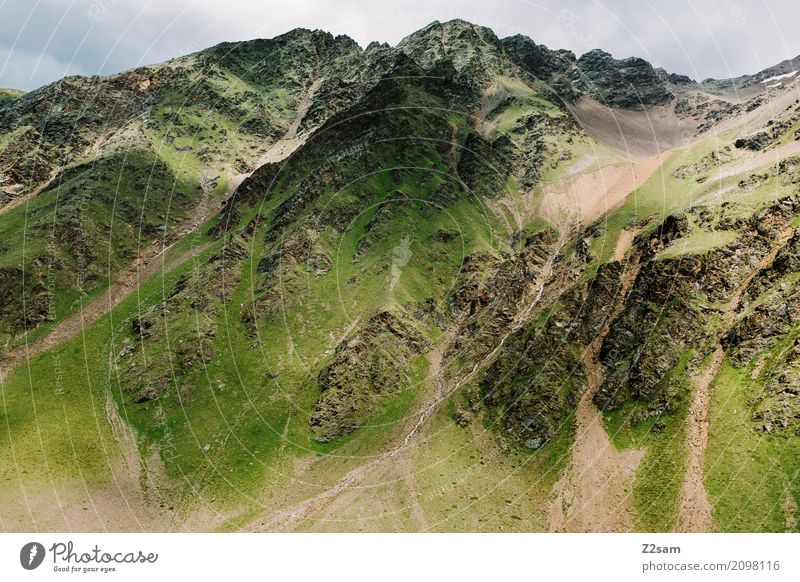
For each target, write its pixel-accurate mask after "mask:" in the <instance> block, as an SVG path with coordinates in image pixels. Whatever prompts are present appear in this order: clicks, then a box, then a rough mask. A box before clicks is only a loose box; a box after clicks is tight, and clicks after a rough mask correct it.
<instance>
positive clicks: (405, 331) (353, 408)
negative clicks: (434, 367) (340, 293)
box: [309, 311, 429, 442]
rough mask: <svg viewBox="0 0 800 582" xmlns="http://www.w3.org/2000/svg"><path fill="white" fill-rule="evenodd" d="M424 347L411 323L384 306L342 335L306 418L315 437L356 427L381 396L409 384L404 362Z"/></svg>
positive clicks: (326, 438) (334, 435) (323, 439)
mask: <svg viewBox="0 0 800 582" xmlns="http://www.w3.org/2000/svg"><path fill="white" fill-rule="evenodd" d="M428 347H429V346H428V344H427V342H426V340H425V339H424V337H423V336H422V334H421V333H420V332H419V331H417V330H416V329H415V328H414V325H413V324H411V323H410V322H409V321H408V320H406V318H405V317H403V316H402V315H396V314H394V313H390V312H388V311H383V312H380V313H377V314H375V315H374V316H373V317H372V318H370V320H369V321H368V322H367V323H366V324H365V325H364V326H363V327H361V329H359V330H358V332H356V333H354V334H352V335H350V336H348V337H347V338H345V339H344V340H342V342H341V343H340V344H339V345H338V346H336V351H335V353H334V356H333V361H332V362H331V363H330V364H328V365H327V366H325V368H323V369H322V371H321V372H320V374H319V377H318V378H317V383H318V384H319V388H320V390H321V391H322V394H321V395H320V397H319V400H318V401H317V404H316V407H315V409H314V414H313V415H312V416H311V419H310V421H309V422H310V424H311V427H312V428H313V429H314V434H315V438H316V440H318V441H320V442H328V441H330V440H333V439H335V438H338V437H341V436H343V435H346V434H348V433H350V432H352V431H354V430H356V429H357V428H358V427H359V425H360V423H361V422H363V421H364V420H365V419H367V418H368V417H369V416H370V414H374V412H375V410H376V405H377V404H378V403H379V402H380V401H381V400H383V399H386V398H387V397H389V396H391V395H394V394H396V393H397V392H398V391H399V390H401V389H403V388H407V389H410V388H411V387H412V386H411V379H410V378H409V377H408V376H407V370H408V366H409V364H410V362H411V359H412V358H413V357H414V356H415V355H416V354H419V353H423V352H424V351H425V350H426V348H428Z"/></svg>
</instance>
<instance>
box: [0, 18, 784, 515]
mask: <svg viewBox="0 0 800 582" xmlns="http://www.w3.org/2000/svg"><path fill="white" fill-rule="evenodd" d="M789 66H790V65H787V64H780V65H778V66H777V67H778V68H774V67H773V68H771V69H766V70H765V71H769V74H770V77H774V76H775V75H773V74H772V73H775V72H778V71H784V70H785V69H786V67H789ZM766 74H768V73H764V75H766ZM781 74H786V73H781ZM764 75H762V76H764ZM770 77H767V78H770ZM784 79H786V80H785V81H783V82H781V84H780V86H772V87H767V85H769V83H761V81H763V80H764V79H759V80H758V81H757V82H753V83H750V84H748V85H743V86H744V87H745V88H749V89H748V92H746V93H747V94H746V95H744V94H742V95H739V94H737V91H739V90H740V88H741V87H739V85H738V84H737V83H734V82H731V83H730V86H731V87H732V89H730V88H726V87H723V86H721V85H720V86H719V87H716V88H714V90H715V91H716V92H717V93H719V94H712V93H711V92H709V91H706V89H705V88H704V85H705V84H697V83H694V82H693V81H691V80H690V79H688V78H684V77H681V76H675V75H670V74H668V73H665V72H663V71H660V70H658V69H654V68H653V67H652V66H651V65H650V64H649V63H647V62H646V61H644V60H642V59H637V58H629V59H621V60H618V59H614V58H613V57H612V56H611V55H610V54H608V53H606V52H604V51H601V50H594V51H589V52H588V53H586V54H585V55H582V56H580V57H575V55H573V54H571V53H568V52H565V51H551V50H550V49H547V48H546V47H542V45H537V44H536V43H535V42H534V41H532V40H530V39H527V38H525V37H519V36H514V37H508V38H506V39H499V38H498V37H497V36H496V35H495V34H494V33H493V32H492V31H491V30H489V29H487V28H484V27H479V26H476V25H472V24H470V23H467V22H465V21H461V20H455V21H450V22H446V23H439V22H434V23H431V24H430V25H428V26H426V27H424V28H423V29H421V30H420V31H417V32H415V33H413V34H411V35H409V36H408V37H406V38H405V39H403V40H402V41H400V43H398V45H397V46H396V47H390V46H388V45H385V44H377V43H371V44H370V45H368V47H366V48H365V49H361V47H359V46H358V45H356V44H355V43H354V42H353V41H352V40H351V39H348V38H346V37H343V36H338V37H334V36H333V35H331V34H329V33H325V32H321V31H311V30H307V29H297V30H295V31H290V32H289V33H286V34H284V35H281V36H279V37H276V38H275V39H259V40H253V41H244V42H240V43H222V44H220V45H216V46H215V47H211V48H209V49H205V50H203V51H199V52H197V53H193V54H191V55H187V56H185V57H181V58H178V59H173V60H172V61H168V62H167V63H164V64H161V65H155V66H148V67H140V68H137V69H133V70H131V71H127V72H124V73H120V74H118V75H114V76H111V77H104V78H73V77H71V78H67V79H64V80H61V81H59V82H57V83H55V84H52V85H49V86H47V87H44V88H42V89H39V90H36V91H33V92H31V93H29V94H26V95H24V96H22V97H18V98H15V99H12V100H10V101H7V102H5V103H3V104H0V127H1V128H2V129H3V131H4V133H3V137H2V138H0V172H1V173H2V175H1V176H0V187H2V198H0V203H2V206H0V234H1V235H2V238H0V244H2V245H3V256H2V258H0V269H2V270H3V273H4V275H5V276H4V277H3V278H2V285H1V286H0V334H2V335H0V337H2V338H3V349H2V350H3V351H2V352H0V353H1V354H2V355H0V371H1V372H2V379H3V380H2V381H3V386H4V391H5V392H4V393H6V394H7V400H6V401H4V408H3V415H4V416H5V418H6V419H7V420H9V421H10V422H9V423H7V427H6V431H5V432H4V433H3V437H2V438H3V447H2V451H3V452H2V454H3V457H2V463H0V471H2V473H0V475H2V477H3V479H2V481H1V482H2V483H4V485H2V487H3V492H4V494H5V499H6V501H5V502H2V504H0V511H2V513H3V523H4V524H5V525H4V527H9V528H11V529H19V530H23V529H26V528H27V529H57V528H58V527H64V526H67V527H69V529H97V528H99V527H103V528H111V529H137V528H138V529H145V530H175V529H192V530H201V531H202V530H229V529H245V530H263V529H266V530H280V529H290V530H323V531H324V530H359V531H362V530H366V531H387V530H391V531H395V530H403V531H419V530H428V529H430V530H448V531H450V530H459V531H460V530H463V531H483V530H493V531H494V530H497V531H500V530H504V531H508V530H514V531H517V530H519V531H543V530H550V531H605V530H615V531H628V530H640V531H644V530H646V531H671V530H672V529H680V530H703V531H707V530H721V531H747V530H766V531H783V530H793V529H796V521H795V522H792V517H793V515H794V514H796V507H797V505H796V500H797V499H800V491H799V490H798V485H797V484H796V483H795V482H794V479H793V475H794V474H795V472H796V471H797V470H798V466H797V459H798V458H800V457H798V455H796V452H797V450H798V448H797V447H798V446H799V445H800V441H798V439H797V437H796V434H797V430H798V425H797V418H798V416H797V410H798V409H800V403H799V402H798V401H797V400H796V399H795V398H794V396H795V393H794V392H792V389H793V388H792V387H793V378H794V376H795V368H796V365H795V359H794V356H793V353H794V351H792V346H794V345H795V343H796V341H797V338H798V337H800V329H796V326H795V324H794V323H793V322H794V321H795V318H794V316H793V314H794V311H795V310H796V308H797V305H796V304H798V300H797V297H798V296H799V295H798V287H797V280H796V277H794V276H793V273H794V270H795V269H794V267H795V262H796V261H795V255H796V254H797V240H798V239H797V236H796V228H797V225H798V222H797V221H798V219H797V216H798V214H799V213H800V201H799V199H798V192H797V184H798V180H800V178H798V172H800V170H799V169H798V168H800V163H798V161H797V160H798V157H799V156H800V147H798V143H800V142H798V135H800V110H799V109H798V105H797V96H796V93H797V87H796V85H795V84H794V79H793V78H790V77H785V78H784ZM771 84H773V85H774V83H771ZM712 88H713V87H712ZM781 305H782V306H783V307H782V308H779V307H780V306H781ZM85 306H86V307H87V309H86V313H87V315H86V317H85V318H84V317H83V316H82V314H83V313H84V308H85ZM52 387H56V389H51V388H52ZM740 411H747V412H748V413H741V412H740ZM737 412H740V413H738V414H737ZM706 416H707V417H708V418H710V420H709V421H708V422H709V425H708V428H707V430H705V431H704V430H703V429H702V427H703V426H704V424H703V422H704V420H703V419H704V418H706ZM33 423H36V426H40V427H43V428H42V429H41V432H39V433H38V437H39V438H40V439H41V442H38V443H37V442H34V437H36V436H37V435H36V434H35V431H31V430H29V429H30V427H31V426H33ZM75 426H80V427H91V428H87V429H86V430H75V429H74V428H71V427H75ZM698 427H699V428H698ZM123 433H124V435H128V436H127V437H125V439H127V440H125V439H123V438H122V436H121V435H123ZM65 434H66V435H69V437H70V447H71V448H70V450H71V451H72V452H67V453H64V451H65V447H66V444H65V442H64V435H65ZM731 434H735V435H737V439H738V441H737V442H741V443H742V447H744V446H745V445H747V447H750V448H749V449H748V448H731V447H729V446H727V443H728V442H729V435H731ZM130 435H133V436H130ZM129 441H132V442H129ZM698 447H699V450H698ZM612 448H613V449H614V454H611V453H608V451H609V450H611V449H612ZM690 451H691V452H690ZM752 451H755V452H754V453H753V454H752V455H750V454H749V452H752ZM59 455H62V456H63V455H66V456H67V458H69V459H70V461H71V463H70V464H65V465H62V464H55V460H56V459H58V458H59ZM593 456H596V457H597V458H598V459H600V461H599V462H598V463H597V464H596V466H595V465H594V464H592V463H588V462H587V459H590V458H592V457H593ZM12 461H13V462H12ZM776 461H779V463H776ZM19 462H22V463H23V464H24V465H25V466H26V467H27V470H28V473H26V474H24V475H23V474H20V473H17V472H16V471H15V470H14V469H13V467H16V466H17V464H18V463H19ZM741 472H746V474H747V476H748V477H751V476H753V475H759V476H760V478H761V479H762V481H760V482H759V483H760V484H759V486H758V487H756V488H755V489H752V487H751V485H750V481H749V480H747V479H744V480H740V479H737V478H736V475H738V474H739V473H741ZM84 475H91V479H88V480H87V479H86V478H85V477H84ZM42 483H53V487H52V489H53V491H48V490H46V488H43V487H42V485H41V484H42ZM748 496H750V498H751V499H752V500H753V503H752V505H749V506H748V507H750V508H751V509H747V510H746V511H742V510H741V507H742V506H743V505H742V499H744V498H747V497H748ZM23 498H24V499H29V500H30V499H32V500H33V503H32V504H31V503H22V502H21V501H20V500H22V499H23ZM595 499H602V503H594V500H595ZM703 499H706V500H707V501H708V503H707V504H703V503H702V500H703ZM120 501H124V502H125V503H119V502H120ZM792 502H794V503H795V505H794V506H793V505H792ZM90 503H91V504H95V503H97V504H98V505H99V507H101V508H102V509H100V510H98V511H96V512H93V513H92V512H89V513H87V512H84V510H83V509H82V508H83V507H87V506H88V504H90ZM56 506H57V507H56ZM96 506H97V505H96ZM21 507H30V508H31V509H30V511H29V512H27V513H25V512H22V511H20V510H19V508H21ZM792 507H795V509H794V510H792V509H791V508H792ZM365 508H370V511H369V512H368V513H369V514H370V515H365ZM56 509H60V511H57V510H56ZM462 518H463V519H462Z"/></svg>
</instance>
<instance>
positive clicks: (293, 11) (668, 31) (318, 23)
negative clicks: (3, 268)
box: [0, 0, 800, 89]
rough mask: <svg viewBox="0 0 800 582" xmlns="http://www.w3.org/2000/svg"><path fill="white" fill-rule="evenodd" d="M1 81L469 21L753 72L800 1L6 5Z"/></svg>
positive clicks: (46, 1) (792, 47)
mask: <svg viewBox="0 0 800 582" xmlns="http://www.w3.org/2000/svg"><path fill="white" fill-rule="evenodd" d="M0 11H2V15H3V18H2V20H0V86H14V87H18V88H22V89H32V88H35V87H37V86H39V85H42V84H44V83H47V82H50V81H53V80H56V79H58V78H60V77H62V76H64V75H65V74H109V73H113V72H116V71H119V70H123V69H127V68H130V67H134V66H137V65H141V64H146V63H153V62H160V61H163V60H167V59H169V58H172V57H176V56H180V55H182V54H186V53H188V52H193V51H196V50H200V49H202V48H205V47H207V46H210V45H213V44H216V43H218V42H222V41H225V40H244V39H249V38H256V37H271V36H275V35H277V34H280V33H282V32H285V31H287V30H290V29H292V28H295V27H297V26H303V27H306V28H322V29H325V30H329V31H331V32H333V33H336V34H348V35H349V36H351V37H353V38H354V39H355V40H356V41H358V42H359V43H360V44H362V45H366V44H367V43H369V42H370V41H372V40H379V41H386V42H389V43H392V44H394V43H396V42H397V41H399V40H400V39H401V38H402V37H403V36H405V35H407V34H409V33H411V32H413V31H414V30H416V29H418V28H420V27H422V26H424V25H425V24H428V23H429V22H430V21H432V20H447V19H450V18H455V17H459V18H464V19H466V20H470V21H473V22H476V23H479V24H483V25H486V26H489V27H491V28H492V29H494V30H495V32H496V33H497V34H498V35H499V36H501V37H502V36H508V35H512V34H525V35H527V36H530V37H531V38H533V39H534V40H535V41H536V42H539V43H544V44H547V45H548V46H550V47H551V48H567V49H570V50H572V51H573V52H575V53H577V54H582V53H584V52H586V51H588V50H590V49H592V48H597V47H599V48H603V49H605V50H607V51H609V52H611V53H612V54H614V55H615V56H617V57H626V56H641V57H644V58H646V59H648V60H650V61H651V62H653V63H654V64H657V65H659V66H663V67H664V68H666V69H667V70H669V71H671V72H677V73H684V74H688V75H690V76H692V77H694V78H697V79H702V78H705V77H730V76H738V75H741V74H745V73H753V72H756V71H758V70H760V69H762V68H765V67H767V66H770V65H773V64H775V63H777V62H779V61H781V60H783V59H786V58H791V57H794V56H797V55H798V54H800V38H798V37H797V36H796V35H794V34H792V32H793V31H792V26H793V24H794V23H795V22H796V21H797V16H798V14H799V13H800V9H799V8H798V7H797V5H796V0H770V1H767V0H702V1H701V0H695V1H693V2H692V1H689V0H673V1H669V2H667V1H657V0H644V1H642V0H594V1H591V0H590V1H587V0H495V1H493V2H486V1H485V0H460V1H459V0H442V1H437V2H433V1H431V0H407V1H404V2H393V3H391V4H381V3H379V2H375V1H374V0H373V1H367V0H336V1H333V0H330V1H327V0H291V1H286V0H282V1H280V2H277V1H275V0H270V1H268V2H264V1H258V0H222V1H220V0H170V1H169V2H164V1H160V2H159V1H156V0H73V1H71V2H64V1H60V0H40V1H39V2H38V3H32V2H29V1H28V0H5V1H4V2H3V1H2V0H0Z"/></svg>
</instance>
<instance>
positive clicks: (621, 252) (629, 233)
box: [612, 228, 638, 263]
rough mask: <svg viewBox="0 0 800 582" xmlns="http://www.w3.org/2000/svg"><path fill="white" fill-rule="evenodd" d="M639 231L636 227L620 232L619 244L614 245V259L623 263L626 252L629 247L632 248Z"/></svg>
mask: <svg viewBox="0 0 800 582" xmlns="http://www.w3.org/2000/svg"><path fill="white" fill-rule="evenodd" d="M637 232H638V231H637V230H636V229H630V228H626V229H623V230H622V232H620V233H619V238H618V239H617V244H616V246H615V247H614V256H613V258H612V260H614V261H617V262H618V263H621V262H622V261H624V260H625V253H627V252H628V249H630V248H631V245H632V244H633V239H634V238H635V237H636V233H637Z"/></svg>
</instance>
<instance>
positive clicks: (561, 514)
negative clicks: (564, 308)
mask: <svg viewBox="0 0 800 582" xmlns="http://www.w3.org/2000/svg"><path fill="white" fill-rule="evenodd" d="M623 232H625V231H623ZM631 232H632V231H631ZM632 240H633V235H632V234H631V236H630V237H628V236H624V237H623V235H622V234H620V242H619V243H618V244H617V249H618V251H619V254H621V255H622V256H623V257H624V255H625V253H626V252H627V250H628V248H630V244H631V241H632ZM639 269H640V264H639V263H638V262H636V263H633V264H632V265H631V266H630V267H629V268H628V270H626V271H625V272H624V273H623V275H622V277H621V280H620V286H619V290H618V293H617V296H616V299H615V302H614V305H613V307H612V309H611V312H610V313H609V315H608V317H607V318H606V320H605V322H604V323H603V327H602V328H601V330H600V332H599V333H598V334H597V337H595V338H594V339H593V340H592V342H591V343H590V344H589V345H588V346H587V347H586V349H585V350H584V351H583V363H584V365H585V366H586V369H587V372H588V374H587V388H586V391H585V392H584V394H583V395H582V396H581V399H580V402H579V403H578V407H577V409H576V411H575V422H576V432H575V442H574V443H573V445H572V449H571V451H570V453H571V455H570V463H569V465H568V466H567V467H566V468H565V469H564V472H563V474H562V475H561V478H560V479H559V480H558V482H557V483H556V484H555V486H554V488H553V490H554V493H555V497H554V499H553V501H552V503H551V505H550V508H549V512H548V529H549V530H550V531H552V532H563V531H573V532H626V531H633V529H634V523H635V512H634V509H633V507H632V506H631V504H630V493H631V491H632V489H633V482H634V479H635V477H636V470H637V469H638V467H639V463H640V462H641V460H642V457H643V456H644V451H643V450H639V449H629V450H624V451H619V450H617V448H616V447H615V446H614V444H613V443H612V442H611V440H610V439H609V437H608V433H607V432H606V429H605V427H604V426H603V416H602V414H601V413H600V411H599V410H598V409H597V407H596V406H595V405H594V401H593V398H594V396H595V394H597V390H598V389H599V388H600V385H601V384H602V381H603V370H602V365H601V364H600V362H599V354H600V348H601V346H602V344H603V340H604V339H605V337H606V335H607V334H608V330H609V328H610V327H611V323H612V322H613V321H614V320H615V319H616V318H617V316H618V315H619V313H620V312H621V311H622V308H623V307H624V306H625V298H626V296H627V294H628V291H629V290H630V288H631V286H632V285H633V282H634V280H635V279H636V276H637V275H638V273H639Z"/></svg>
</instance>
